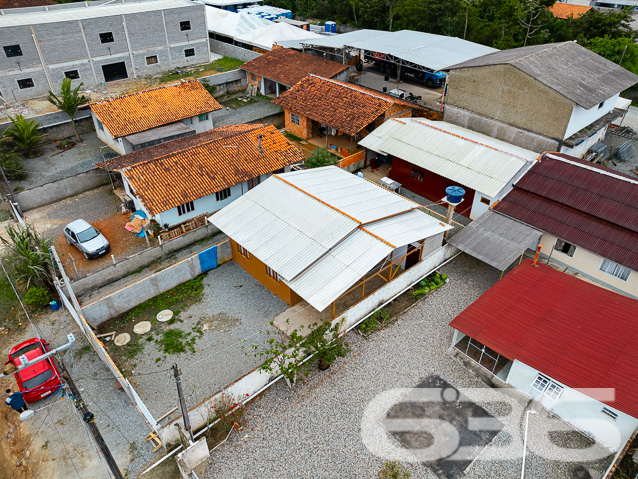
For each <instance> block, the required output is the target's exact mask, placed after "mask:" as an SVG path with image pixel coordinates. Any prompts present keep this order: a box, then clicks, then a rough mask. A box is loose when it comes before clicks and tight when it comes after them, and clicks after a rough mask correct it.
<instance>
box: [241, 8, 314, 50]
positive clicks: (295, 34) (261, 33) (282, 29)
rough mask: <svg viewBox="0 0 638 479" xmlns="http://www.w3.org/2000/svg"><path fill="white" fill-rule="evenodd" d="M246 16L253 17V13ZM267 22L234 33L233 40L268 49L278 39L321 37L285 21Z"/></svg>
mask: <svg viewBox="0 0 638 479" xmlns="http://www.w3.org/2000/svg"><path fill="white" fill-rule="evenodd" d="M240 15H243V14H240ZM246 16H248V17H254V15H246ZM254 18H259V17H254ZM268 23H269V25H267V26H264V27H261V28H257V29H254V30H251V31H249V32H246V33H243V34H240V35H236V36H235V40H237V41H238V42H243V43H249V44H250V45H255V46H257V47H261V48H265V49H267V50H270V49H271V48H272V46H273V45H274V44H275V43H276V42H279V41H284V40H300V39H302V38H312V37H313V36H315V37H318V38H322V37H321V35H319V34H317V33H312V32H309V31H306V30H302V29H301V28H297V27H293V26H292V25H289V24H287V23H275V22H270V21H269V22H268Z"/></svg>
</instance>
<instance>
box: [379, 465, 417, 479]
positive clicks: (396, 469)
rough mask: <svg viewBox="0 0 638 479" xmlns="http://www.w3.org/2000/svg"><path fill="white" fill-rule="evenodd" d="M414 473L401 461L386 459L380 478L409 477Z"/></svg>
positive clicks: (403, 478) (396, 478) (399, 478)
mask: <svg viewBox="0 0 638 479" xmlns="http://www.w3.org/2000/svg"><path fill="white" fill-rule="evenodd" d="M411 476H412V473H410V471H409V470H408V468H407V467H405V466H404V465H402V464H401V463H400V462H399V461H385V463H384V464H383V468H382V469H381V470H380V471H379V479H409V478H410V477H411Z"/></svg>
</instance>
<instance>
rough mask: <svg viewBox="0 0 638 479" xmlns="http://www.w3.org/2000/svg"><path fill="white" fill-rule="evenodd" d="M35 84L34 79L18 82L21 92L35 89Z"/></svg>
mask: <svg viewBox="0 0 638 479" xmlns="http://www.w3.org/2000/svg"><path fill="white" fill-rule="evenodd" d="M34 86H35V84H34V83H33V78H24V79H22V80H18V88H20V90H24V89H25V88H33V87H34Z"/></svg>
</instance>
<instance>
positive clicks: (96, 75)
mask: <svg viewBox="0 0 638 479" xmlns="http://www.w3.org/2000/svg"><path fill="white" fill-rule="evenodd" d="M205 8H206V7H205V6H204V5H203V4H199V3H195V2H191V1H189V0H116V1H113V0H105V1H93V2H84V3H67V4H61V5H55V6H47V7H34V8H16V9H11V10H5V11H3V13H4V14H3V15H1V16H0V47H2V50H0V96H1V99H2V100H4V101H6V102H12V101H19V100H27V99H30V98H36V97H40V96H43V95H46V94H47V93H48V91H49V90H53V91H57V90H58V89H59V85H60V83H61V82H62V80H63V79H64V78H65V77H67V78H71V79H72V80H73V86H74V87H75V86H76V85H77V84H78V83H79V82H83V83H84V86H85V87H86V88H91V87H95V86H96V85H99V84H102V83H105V82H109V81H115V80H121V79H124V78H137V77H144V76H148V75H153V74H157V73H160V72H162V71H166V70H170V69H173V68H177V67H183V66H188V65H195V64H199V63H207V62H208V61H209V58H210V54H209V46H208V28H207V25H206V14H205Z"/></svg>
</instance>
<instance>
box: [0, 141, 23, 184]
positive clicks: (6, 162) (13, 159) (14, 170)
mask: <svg viewBox="0 0 638 479" xmlns="http://www.w3.org/2000/svg"><path fill="white" fill-rule="evenodd" d="M0 165H2V169H4V173H5V174H6V175H7V179H9V180H24V179H25V178H26V177H27V171H26V170H25V168H24V165H23V164H22V161H21V160H20V155H18V154H17V153H16V152H15V150H9V149H7V148H0Z"/></svg>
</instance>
